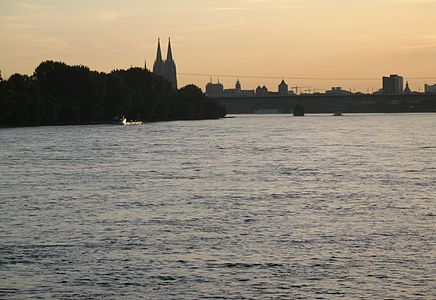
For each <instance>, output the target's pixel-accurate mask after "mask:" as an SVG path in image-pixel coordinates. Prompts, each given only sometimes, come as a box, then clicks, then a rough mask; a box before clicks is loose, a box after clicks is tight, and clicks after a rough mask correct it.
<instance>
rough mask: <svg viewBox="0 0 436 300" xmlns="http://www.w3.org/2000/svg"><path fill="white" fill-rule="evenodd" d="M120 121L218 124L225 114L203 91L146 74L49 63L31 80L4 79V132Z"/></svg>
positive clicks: (0, 85)
mask: <svg viewBox="0 0 436 300" xmlns="http://www.w3.org/2000/svg"><path fill="white" fill-rule="evenodd" d="M116 115H125V116H126V117H127V118H128V119H130V120H139V121H143V122H157V121H173V120H201V119H218V118H222V117H224V116H225V115H226V110H225V107H224V105H220V104H217V103H216V102H215V101H213V100H211V99H209V98H207V97H206V96H205V95H204V94H203V92H202V91H201V89H200V88H198V87H196V86H194V85H188V86H185V87H183V88H181V89H179V90H175V89H172V88H171V85H170V83H169V82H168V81H167V80H166V79H164V78H162V77H160V76H157V75H155V74H153V73H151V72H149V71H148V70H146V69H142V68H130V69H128V70H115V71H112V72H111V73H109V74H107V73H101V72H96V71H91V70H90V69H89V68H88V67H85V66H69V65H66V64H65V63H62V62H53V61H46V62H43V63H41V64H40V65H39V66H38V67H37V68H36V69H35V72H34V73H33V75H32V76H27V75H21V74H14V75H12V76H11V77H9V79H7V80H3V79H2V78H1V76H0V126H39V125H71V124H101V123H109V122H110V121H111V119H112V118H113V117H114V116H116Z"/></svg>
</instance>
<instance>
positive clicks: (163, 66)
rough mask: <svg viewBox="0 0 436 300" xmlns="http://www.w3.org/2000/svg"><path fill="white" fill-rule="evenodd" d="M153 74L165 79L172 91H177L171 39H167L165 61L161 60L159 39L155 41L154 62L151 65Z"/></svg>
mask: <svg viewBox="0 0 436 300" xmlns="http://www.w3.org/2000/svg"><path fill="white" fill-rule="evenodd" d="M153 73H155V74H157V75H160V76H163V77H165V78H166V79H167V80H168V81H169V82H170V83H171V86H172V87H173V88H174V89H177V71H176V64H175V62H174V59H173V51H172V49H171V39H169V38H168V51H167V59H166V60H163V59H162V51H161V47H160V39H158V40H157V53H156V61H155V62H154V65H153Z"/></svg>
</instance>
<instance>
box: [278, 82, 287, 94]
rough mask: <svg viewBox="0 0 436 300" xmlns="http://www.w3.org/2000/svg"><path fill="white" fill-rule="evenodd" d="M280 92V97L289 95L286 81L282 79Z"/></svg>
mask: <svg viewBox="0 0 436 300" xmlns="http://www.w3.org/2000/svg"><path fill="white" fill-rule="evenodd" d="M278 90H279V94H280V95H288V94H289V87H288V85H287V84H286V82H285V80H284V79H282V82H280V84H279V88H278Z"/></svg>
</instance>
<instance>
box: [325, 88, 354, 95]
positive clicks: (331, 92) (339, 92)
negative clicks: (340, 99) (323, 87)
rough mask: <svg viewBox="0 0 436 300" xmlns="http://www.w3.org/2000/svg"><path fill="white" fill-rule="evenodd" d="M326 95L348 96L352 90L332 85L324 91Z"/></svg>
mask: <svg viewBox="0 0 436 300" xmlns="http://www.w3.org/2000/svg"><path fill="white" fill-rule="evenodd" d="M325 94H326V95H336V96H348V95H353V93H352V92H350V91H346V90H343V89H342V87H340V86H338V87H332V88H331V90H328V91H325Z"/></svg>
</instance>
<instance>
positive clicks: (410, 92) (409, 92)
mask: <svg viewBox="0 0 436 300" xmlns="http://www.w3.org/2000/svg"><path fill="white" fill-rule="evenodd" d="M403 94H404V95H410V94H412V91H411V90H410V87H409V82H408V81H406V87H405V88H404V92H403Z"/></svg>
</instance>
